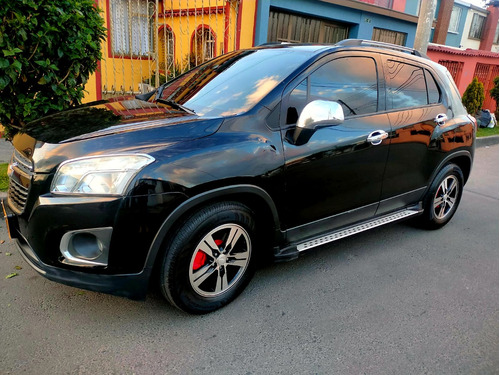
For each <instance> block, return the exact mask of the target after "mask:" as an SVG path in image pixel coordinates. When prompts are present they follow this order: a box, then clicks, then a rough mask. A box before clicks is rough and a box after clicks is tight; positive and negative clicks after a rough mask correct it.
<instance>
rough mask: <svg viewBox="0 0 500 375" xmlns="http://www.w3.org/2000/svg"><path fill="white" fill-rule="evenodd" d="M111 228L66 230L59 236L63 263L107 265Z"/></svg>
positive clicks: (93, 265)
mask: <svg viewBox="0 0 500 375" xmlns="http://www.w3.org/2000/svg"><path fill="white" fill-rule="evenodd" d="M112 232H113V228H92V229H83V230H76V231H71V232H67V233H65V234H64V236H63V237H62V238H61V245H60V250H61V254H62V255H63V256H64V260H63V263H66V264H71V265H75V266H85V267H95V266H107V265H108V253H109V243H110V240H111V233H112Z"/></svg>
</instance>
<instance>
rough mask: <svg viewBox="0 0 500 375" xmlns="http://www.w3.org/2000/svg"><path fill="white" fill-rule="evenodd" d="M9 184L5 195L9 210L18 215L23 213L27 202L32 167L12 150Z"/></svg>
mask: <svg viewBox="0 0 500 375" xmlns="http://www.w3.org/2000/svg"><path fill="white" fill-rule="evenodd" d="M9 177H10V183H9V191H8V193H7V196H8V203H9V206H10V208H11V209H12V210H13V211H15V212H16V213H18V214H21V213H23V212H24V209H25V207H26V203H27V201H28V194H29V189H30V186H31V178H32V177H33V167H32V163H31V161H30V160H29V159H27V158H26V157H24V156H23V155H22V154H21V153H19V152H18V151H17V150H14V154H13V155H12V162H11V164H10V176H9Z"/></svg>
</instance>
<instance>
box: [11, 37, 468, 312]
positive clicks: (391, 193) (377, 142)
mask: <svg viewBox="0 0 500 375" xmlns="http://www.w3.org/2000/svg"><path fill="white" fill-rule="evenodd" d="M475 133H476V124H475V122H474V120H473V118H471V117H470V116H469V115H468V114H467V112H466V111H465V109H464V107H463V106H462V103H461V100H460V95H459V93H458V90H457V88H456V86H455V84H454V83H453V80H452V78H451V76H450V74H449V73H448V71H447V70H446V69H445V68H444V67H442V66H440V65H438V64H436V63H433V62H432V61H430V60H429V59H427V58H424V57H420V56H419V55H418V53H416V51H413V50H410V49H407V48H404V47H399V46H394V45H388V44H380V43H374V42H367V41H361V40H346V41H343V42H340V43H338V44H336V45H274V46H272V45H270V46H262V47H257V48H252V49H247V50H240V51H235V52H231V53H228V54H225V55H223V56H219V57H217V58H215V59H213V60H211V61H208V62H206V63H205V64H203V65H201V66H198V67H196V68H194V69H193V70H191V71H189V72H187V73H185V74H183V75H181V76H179V77H178V78H177V79H174V80H172V81H170V82H168V83H166V84H164V85H163V86H161V87H159V88H158V89H157V90H155V91H154V92H152V93H149V94H144V95H139V96H136V97H128V98H120V99H112V100H107V101H100V102H95V103H91V104H89V105H86V106H81V107H78V108H75V109H71V110H68V111H64V112H61V113H57V114H54V115H51V116H47V117H44V118H41V119H39V120H37V121H35V122H33V123H31V124H29V125H28V126H27V129H26V131H25V132H24V133H23V134H18V135H17V136H16V137H15V138H14V140H13V143H14V146H15V152H14V155H13V157H12V162H11V164H10V167H9V174H10V178H11V182H10V187H9V192H8V198H7V199H6V201H5V202H4V204H3V205H4V211H5V216H6V218H7V222H8V225H9V228H10V235H11V237H12V238H13V239H15V242H16V244H17V245H18V247H19V249H20V251H21V254H22V255H23V256H24V258H25V259H26V261H27V262H28V263H29V264H30V265H31V266H32V267H33V268H34V269H35V270H37V271H38V272H39V273H41V274H42V275H43V276H45V277H47V278H48V279H50V280H54V281H58V282H61V283H64V284H68V285H72V286H76V287H81V288H85V289H89V290H94V291H100V292H106V293H112V294H115V295H120V296H126V297H129V298H135V299H137V298H144V297H145V295H146V292H147V290H148V285H149V283H150V282H154V283H158V285H159V286H160V288H161V291H162V292H163V294H164V296H165V297H166V298H167V300H168V301H170V302H171V303H172V304H173V305H175V306H177V307H178V308H180V309H182V310H185V311H188V312H191V313H205V312H209V311H212V310H215V309H217V308H219V307H221V306H223V305H225V304H227V303H228V302H229V301H231V300H232V299H233V298H235V297H236V296H237V295H238V294H239V293H240V292H241V291H242V290H243V289H244V287H245V286H246V285H247V284H248V282H249V281H250V278H251V276H252V273H253V271H254V268H255V265H256V263H257V262H258V259H263V258H265V257H266V256H271V257H273V258H274V259H276V260H287V259H293V258H295V257H297V256H298V255H299V254H300V253H301V252H303V251H305V250H308V249H311V248H314V247H316V246H320V245H322V244H325V243H329V242H331V241H335V240H338V239H341V238H343V237H346V236H350V235H352V234H356V233H359V232H363V231H365V230H368V229H371V228H374V227H377V226H380V225H383V224H387V223H390V222H394V221H397V220H401V219H404V218H410V217H417V216H418V217H417V218H416V220H417V221H419V222H420V223H421V224H423V225H425V226H427V227H430V228H438V227H440V226H443V225H444V224H446V223H447V222H448V221H449V220H450V219H451V217H452V216H453V214H454V213H455V211H456V210H457V206H458V204H459V202H460V197H461V195H462V190H463V186H464V184H465V182H466V181H467V178H468V177H469V175H470V171H471V166H472V159H473V153H474V141H475Z"/></svg>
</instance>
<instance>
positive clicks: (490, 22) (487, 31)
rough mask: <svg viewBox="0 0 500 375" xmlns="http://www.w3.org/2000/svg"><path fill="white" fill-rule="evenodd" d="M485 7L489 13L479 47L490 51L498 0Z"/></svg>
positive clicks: (496, 17)
mask: <svg viewBox="0 0 500 375" xmlns="http://www.w3.org/2000/svg"><path fill="white" fill-rule="evenodd" d="M487 9H488V11H489V13H488V17H487V18H486V25H485V27H484V30H483V35H482V37H481V44H480V45H479V49H480V50H483V51H491V47H492V46H493V39H494V38H495V32H496V31H497V26H498V1H497V2H496V3H494V4H493V5H490V6H489V7H488V8H487Z"/></svg>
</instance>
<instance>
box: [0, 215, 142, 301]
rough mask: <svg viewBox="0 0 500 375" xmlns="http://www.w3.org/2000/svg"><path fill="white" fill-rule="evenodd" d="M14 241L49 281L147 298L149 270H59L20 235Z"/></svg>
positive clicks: (33, 265) (23, 254) (29, 262)
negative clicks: (95, 271) (137, 271)
mask: <svg viewBox="0 0 500 375" xmlns="http://www.w3.org/2000/svg"><path fill="white" fill-rule="evenodd" d="M6 220H7V219H6ZM13 240H14V242H15V244H16V246H17V248H18V249H19V251H20V252H21V255H22V256H23V258H24V259H25V260H26V262H28V264H29V265H30V266H31V267H33V268H34V269H35V271H37V272H38V273H39V274H40V275H42V276H44V277H46V278H47V279H49V280H52V281H56V282H58V283H62V284H65V285H69V286H73V287H77V288H82V289H87V290H91V291H94V292H102V293H108V294H113V295H116V296H122V297H127V298H130V299H144V298H145V297H146V293H147V290H148V283H149V277H150V272H148V270H147V269H145V270H143V271H142V272H140V273H136V274H121V275H107V274H95V273H84V272H80V271H76V270H72V269H63V268H58V267H54V266H50V265H48V264H45V263H43V262H42V261H41V260H40V258H38V257H37V255H36V254H35V252H34V251H33V249H32V248H31V247H30V245H29V244H28V243H27V242H26V240H25V239H24V238H23V237H22V236H21V235H20V234H19V233H18V234H17V238H14V239H13Z"/></svg>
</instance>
